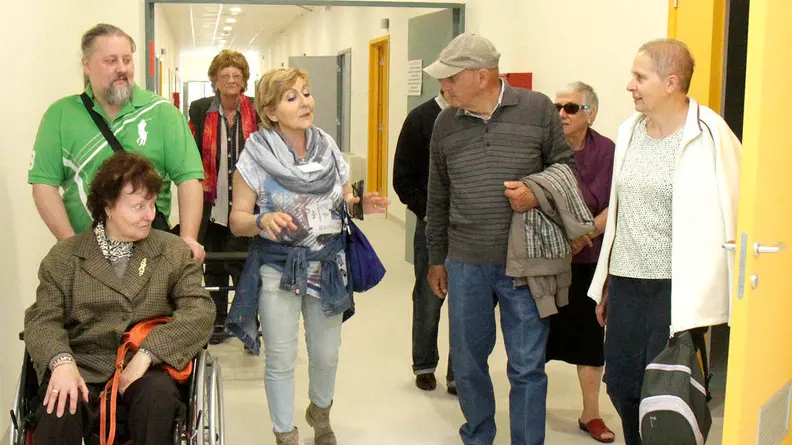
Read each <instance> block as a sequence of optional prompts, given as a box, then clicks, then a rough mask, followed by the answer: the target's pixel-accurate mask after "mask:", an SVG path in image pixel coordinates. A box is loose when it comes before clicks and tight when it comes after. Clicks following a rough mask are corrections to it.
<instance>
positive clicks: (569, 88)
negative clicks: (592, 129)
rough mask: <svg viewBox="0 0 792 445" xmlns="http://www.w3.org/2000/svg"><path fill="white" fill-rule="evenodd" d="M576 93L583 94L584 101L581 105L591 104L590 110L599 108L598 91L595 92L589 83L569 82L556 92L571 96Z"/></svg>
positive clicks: (560, 94)
mask: <svg viewBox="0 0 792 445" xmlns="http://www.w3.org/2000/svg"><path fill="white" fill-rule="evenodd" d="M575 93H580V95H581V96H583V103H582V104H580V105H588V106H590V107H591V110H590V111H594V110H599V97H597V93H596V92H594V88H592V87H591V85H589V84H587V83H583V82H580V81H577V82H571V83H568V84H567V85H566V86H565V87H564V88H562V89H560V90H558V92H557V93H556V94H558V95H559V96H569V95H571V94H575Z"/></svg>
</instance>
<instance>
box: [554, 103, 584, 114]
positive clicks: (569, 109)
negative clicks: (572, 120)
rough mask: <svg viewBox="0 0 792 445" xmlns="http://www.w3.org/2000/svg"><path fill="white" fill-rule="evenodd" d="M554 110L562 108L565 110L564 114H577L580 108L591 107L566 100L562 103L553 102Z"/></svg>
mask: <svg viewBox="0 0 792 445" xmlns="http://www.w3.org/2000/svg"><path fill="white" fill-rule="evenodd" d="M554 105H555V107H556V110H558V111H561V110H562V109H563V110H564V111H565V112H566V114H577V112H578V111H580V110H581V109H582V110H583V111H588V110H590V109H591V106H590V105H578V104H576V103H574V102H567V103H565V104H563V105H561V104H554Z"/></svg>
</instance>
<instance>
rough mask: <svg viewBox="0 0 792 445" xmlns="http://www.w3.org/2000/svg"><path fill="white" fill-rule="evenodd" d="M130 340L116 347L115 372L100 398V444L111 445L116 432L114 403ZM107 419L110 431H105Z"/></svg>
mask: <svg viewBox="0 0 792 445" xmlns="http://www.w3.org/2000/svg"><path fill="white" fill-rule="evenodd" d="M130 344H131V342H129V341H126V342H124V343H123V344H122V345H121V346H120V347H119V348H118V355H117V356H116V363H115V368H116V370H115V372H114V373H113V378H112V379H110V380H109V381H108V382H107V384H106V385H105V388H104V391H102V396H101V398H100V402H99V403H100V407H99V443H100V445H113V443H114V442H115V432H116V403H117V401H118V385H119V383H120V381H121V372H122V371H123V370H124V361H125V360H126V355H127V352H128V351H129V350H130ZM108 392H109V393H110V419H108V418H107V395H108ZM108 420H109V424H110V431H107V428H108V426H107V425H108Z"/></svg>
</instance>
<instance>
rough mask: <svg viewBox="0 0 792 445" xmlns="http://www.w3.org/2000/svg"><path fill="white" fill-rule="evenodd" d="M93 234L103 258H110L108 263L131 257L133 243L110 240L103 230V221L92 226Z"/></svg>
mask: <svg viewBox="0 0 792 445" xmlns="http://www.w3.org/2000/svg"><path fill="white" fill-rule="evenodd" d="M94 235H96V241H97V242H98V243H99V248H100V249H102V254H103V255H104V257H105V258H107V259H108V260H110V263H112V264H115V263H116V262H118V261H119V260H122V259H129V258H131V257H132V252H133V251H134V249H135V243H128V242H121V241H114V240H111V239H110V238H109V237H108V236H107V233H106V232H105V226H104V223H98V224H97V225H96V227H94Z"/></svg>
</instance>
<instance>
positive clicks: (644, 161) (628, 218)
mask: <svg viewBox="0 0 792 445" xmlns="http://www.w3.org/2000/svg"><path fill="white" fill-rule="evenodd" d="M646 121H647V119H646V117H645V116H644V117H642V118H641V120H639V121H638V124H637V125H636V126H635V129H634V130H633V135H632V139H631V140H630V144H629V146H628V147H627V154H626V157H625V159H624V164H623V165H622V168H621V171H619V172H618V173H617V172H614V174H617V175H618V176H617V179H616V187H617V192H616V193H617V200H618V205H617V212H618V215H617V219H616V238H615V240H614V242H613V252H612V253H611V261H610V273H611V274H612V275H616V276H619V277H628V278H641V279H670V278H671V240H672V234H671V206H672V202H673V186H674V169H675V164H676V155H677V153H679V148H680V145H681V143H682V132H683V129H682V128H680V129H679V131H677V132H676V133H674V134H672V135H671V136H668V137H666V138H664V139H653V138H652V137H651V136H649V134H648V133H647V130H646Z"/></svg>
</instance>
